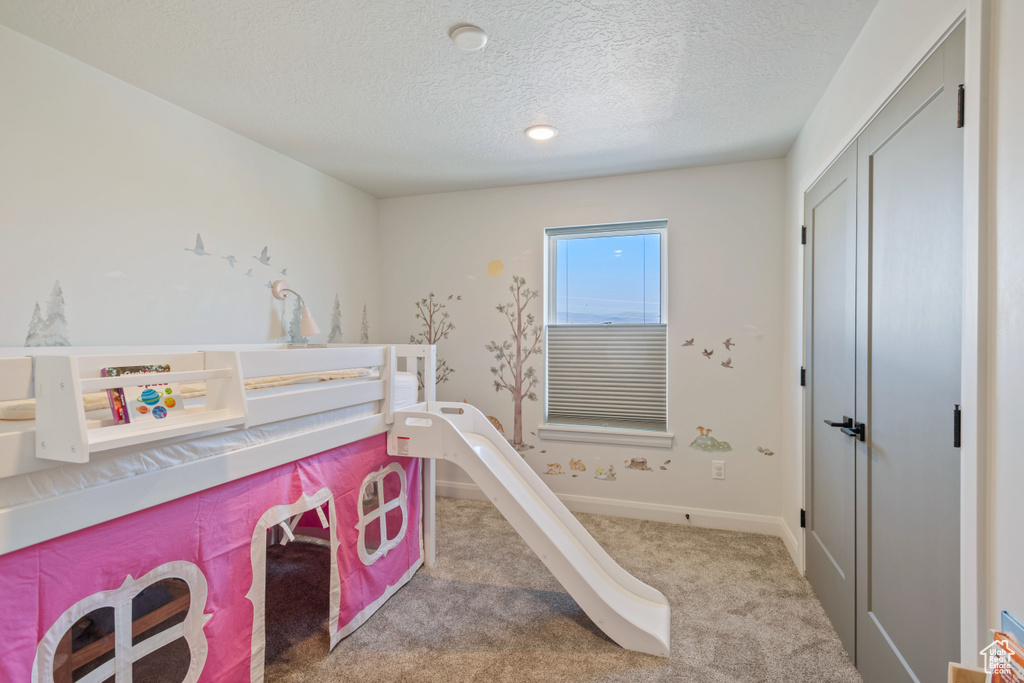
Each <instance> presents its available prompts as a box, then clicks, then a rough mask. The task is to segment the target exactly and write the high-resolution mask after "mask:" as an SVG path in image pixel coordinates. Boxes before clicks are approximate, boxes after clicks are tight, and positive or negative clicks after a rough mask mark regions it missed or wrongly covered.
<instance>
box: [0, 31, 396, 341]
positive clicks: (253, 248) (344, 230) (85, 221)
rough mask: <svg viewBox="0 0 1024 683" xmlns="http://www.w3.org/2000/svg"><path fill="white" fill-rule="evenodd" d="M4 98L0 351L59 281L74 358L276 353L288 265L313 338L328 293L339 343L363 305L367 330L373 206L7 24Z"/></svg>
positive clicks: (21, 337) (374, 301)
mask: <svg viewBox="0 0 1024 683" xmlns="http://www.w3.org/2000/svg"><path fill="white" fill-rule="evenodd" d="M0 92H2V93H3V98H2V99H3V105H2V106H0V273H2V276H0V277H2V278H3V285H4V287H5V293H4V296H2V297H0V320H3V324H2V325H0V346H21V345H23V344H24V343H25V338H26V333H27V331H28V327H29V321H30V318H31V315H32V310H33V305H34V303H35V302H36V301H38V302H39V303H40V305H41V307H42V309H43V314H44V315H45V314H46V307H47V300H48V298H49V296H50V293H51V290H52V289H53V287H54V283H55V282H56V281H60V284H61V287H62V289H63V294H64V300H65V316H66V318H67V332H68V338H69V341H70V342H71V343H72V344H74V345H76V346H83V345H101V344H108V345H109V344H185V343H210V344H213V343H243V342H266V341H271V340H276V339H278V338H280V335H281V329H280V323H279V322H278V319H279V317H280V315H281V307H280V304H279V303H277V302H275V301H274V300H273V299H272V297H271V295H270V290H269V289H268V288H266V287H265V285H266V283H267V282H268V281H269V280H271V279H276V278H281V277H283V276H282V275H281V274H280V272H279V271H280V270H282V269H284V268H287V270H288V275H287V279H288V281H289V282H290V283H291V284H292V285H293V287H294V288H295V289H296V290H297V291H299V292H300V293H302V295H303V296H304V297H305V298H306V300H307V303H308V305H309V306H310V307H311V309H312V311H313V314H314V316H315V317H316V318H317V320H318V322H319V323H320V327H321V329H322V330H323V332H324V334H322V335H320V336H319V337H318V338H315V339H314V340H313V341H323V340H324V339H325V338H326V333H327V332H328V331H329V330H330V322H331V309H332V307H333V303H334V297H335V295H336V294H338V295H340V301H341V306H342V317H343V330H344V333H345V341H358V332H359V322H360V316H361V313H362V307H363V304H364V302H367V303H368V304H369V310H370V322H371V333H374V332H375V330H373V329H372V325H373V322H374V320H373V318H374V317H375V316H376V312H377V310H378V296H377V287H376V279H377V242H376V223H377V200H376V199H375V198H373V197H371V196H369V195H366V194H364V193H362V192H359V191H357V190H354V189H352V188H351V187H349V186H347V185H345V184H343V183H341V182H339V181H337V180H334V179H332V178H328V177H327V176H325V175H323V174H322V173H319V172H318V171H314V170H312V169H310V168H309V167H306V166H303V165H302V164H299V163H298V162H295V161H293V160H291V159H288V158H286V157H284V156H281V155H280V154H278V153H276V152H273V151H271V150H268V149H267V148H265V147H262V146H260V145H258V144H256V143H254V142H252V141H251V140H248V139H246V138H243V137H241V136H239V135H237V134H236V133H233V132H231V131H228V130H226V129H224V128H222V127H220V126H217V125H215V124H213V123H211V122H209V121H207V120H205V119H202V118H200V117H198V116H195V115H193V114H191V113H188V112H186V111H184V110H182V109H180V108H178V107H176V106H174V105H171V104H169V103H167V102H166V101H164V100H161V99H159V98H157V97H155V96H153V95H150V94H148V93H145V92H143V91H141V90H139V89H137V88H135V87H133V86H130V85H128V84H126V83H124V82H122V81H119V80H117V79H115V78H113V77H111V76H109V75H107V74H105V73H102V72H100V71H97V70H96V69H93V68H92V67H89V66H87V65H85V64H83V63H81V62H78V61H76V60H74V59H72V58H70V57H68V56H66V55H63V54H61V53H59V52H56V51H55V50H52V49H51V48H49V47H46V46H43V45H41V44H39V43H37V42H35V41H33V40H31V39H29V38H26V37H25V36H22V35H20V34H18V33H15V32H13V31H11V30H9V29H7V28H5V27H0ZM196 233H201V234H202V237H203V240H204V242H205V248H206V249H207V250H209V251H210V252H212V253H213V254H214V255H213V256H202V257H200V256H197V255H195V254H193V253H191V252H189V251H186V248H191V247H193V246H194V244H195V237H196ZM264 246H267V247H269V252H268V253H269V255H270V256H271V261H270V264H271V265H270V266H269V267H268V266H264V265H261V264H260V263H259V262H258V261H256V260H255V259H254V258H253V256H255V255H259V254H260V252H261V250H262V249H263V247H264ZM226 255H233V256H235V257H236V258H237V259H238V263H236V264H235V266H234V267H233V268H232V266H231V265H230V264H229V262H228V261H226V260H224V259H223V258H221V257H223V256H226ZM250 268H252V269H253V277H246V276H245V273H246V272H247V271H248V270H249V269H250ZM374 336H376V335H375V334H374Z"/></svg>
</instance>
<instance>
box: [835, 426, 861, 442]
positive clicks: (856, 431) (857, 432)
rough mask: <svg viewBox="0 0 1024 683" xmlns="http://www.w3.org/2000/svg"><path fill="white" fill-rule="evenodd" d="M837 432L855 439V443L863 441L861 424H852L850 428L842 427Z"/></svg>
mask: <svg viewBox="0 0 1024 683" xmlns="http://www.w3.org/2000/svg"><path fill="white" fill-rule="evenodd" d="M839 431H841V432H842V433H843V434H846V435H847V436H853V437H856V438H857V441H863V440H864V423H863V422H857V423H856V424H854V425H853V426H851V427H843V428H842V429H840V430H839Z"/></svg>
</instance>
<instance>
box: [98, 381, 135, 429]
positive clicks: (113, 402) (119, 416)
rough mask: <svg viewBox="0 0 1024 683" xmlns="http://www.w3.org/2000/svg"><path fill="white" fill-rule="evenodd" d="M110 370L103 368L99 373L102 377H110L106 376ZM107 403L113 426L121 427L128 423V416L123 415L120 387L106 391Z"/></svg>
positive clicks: (122, 393) (122, 397) (122, 398)
mask: <svg viewBox="0 0 1024 683" xmlns="http://www.w3.org/2000/svg"><path fill="white" fill-rule="evenodd" d="M112 369H113V368H103V370H102V371H100V374H101V375H102V376H103V377H108V376H112V375H107V371H108V370H112ZM107 401H108V402H109V403H110V412H111V413H112V414H113V415H114V424H116V425H121V424H125V423H126V422H128V415H127V414H126V413H125V409H124V390H122V389H121V388H120V387H118V388H116V389H107Z"/></svg>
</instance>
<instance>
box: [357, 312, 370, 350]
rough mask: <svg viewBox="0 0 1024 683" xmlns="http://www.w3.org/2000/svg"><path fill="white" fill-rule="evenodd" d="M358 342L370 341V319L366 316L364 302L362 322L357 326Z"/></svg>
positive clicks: (365, 342) (367, 342)
mask: <svg viewBox="0 0 1024 683" xmlns="http://www.w3.org/2000/svg"><path fill="white" fill-rule="evenodd" d="M359 343H360V344H369V343H370V321H369V319H368V318H367V317H366V304H363V323H362V325H360V326H359Z"/></svg>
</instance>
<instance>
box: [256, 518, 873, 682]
mask: <svg viewBox="0 0 1024 683" xmlns="http://www.w3.org/2000/svg"><path fill="white" fill-rule="evenodd" d="M577 516H578V517H579V519H580V521H581V522H582V523H583V525H584V526H585V527H586V528H587V529H588V530H589V531H590V532H591V533H592V534H593V535H594V537H595V538H596V539H597V541H598V542H599V543H601V544H602V545H603V546H604V547H605V549H606V550H607V551H608V552H609V554H610V555H611V556H612V557H613V558H615V560H616V561H617V562H618V563H619V564H621V565H622V567H623V568H624V569H626V570H627V571H629V572H632V573H633V574H634V575H636V576H637V577H638V578H640V579H641V580H643V581H645V582H647V583H649V584H650V585H652V586H654V587H655V588H658V589H659V590H661V591H662V592H663V593H664V594H665V595H666V597H667V598H668V600H669V602H670V603H671V605H672V656H671V658H669V659H662V658H658V657H652V656H649V655H642V654H637V653H634V652H629V651H626V650H623V649H622V648H620V647H619V646H618V645H616V644H615V643H613V642H611V641H610V640H608V639H607V638H606V637H605V636H604V635H603V634H602V633H601V632H600V631H599V630H598V629H597V627H596V626H595V625H594V624H593V623H592V622H591V621H590V619H589V618H588V617H587V616H586V615H585V614H584V613H583V612H582V611H581V610H580V609H579V607H577V605H576V603H575V602H574V601H573V600H572V598H570V597H569V596H568V595H567V594H566V593H565V592H564V591H563V589H562V588H561V586H560V585H559V584H558V583H557V582H556V581H555V579H554V577H553V576H551V574H550V573H549V572H548V571H547V569H546V568H545V567H544V565H543V564H541V562H540V560H539V559H538V558H537V557H536V556H535V555H533V553H532V552H531V551H530V550H529V548H527V546H526V544H525V543H523V542H522V540H521V539H520V538H519V537H518V535H516V533H515V532H514V531H513V530H512V528H511V527H510V526H509V525H508V523H507V522H505V520H504V519H503V518H502V517H501V516H500V515H499V514H498V512H497V511H496V510H495V509H494V507H493V506H491V505H490V504H489V503H483V502H477V501H470V500H457V499H447V498H442V499H439V500H438V512H437V527H438V537H437V558H438V560H437V564H436V565H435V566H433V567H431V568H429V569H426V568H425V569H421V570H420V571H419V572H418V573H417V575H416V576H415V577H414V578H413V580H412V581H411V582H410V583H409V584H408V585H407V586H406V587H405V588H403V589H402V590H401V591H399V592H398V593H397V594H396V595H395V596H394V597H392V598H391V600H390V601H388V603H387V604H386V605H384V607H382V608H381V609H380V611H378V612H377V614H376V615H374V617H373V618H371V619H370V620H369V621H368V622H367V623H366V624H365V625H364V626H363V627H362V628H360V629H359V630H358V631H357V632H356V633H354V634H353V635H351V636H349V637H348V638H347V639H345V640H343V641H342V642H341V643H340V644H339V645H338V646H337V647H336V648H335V649H334V651H333V652H331V653H330V654H328V655H326V656H325V651H326V647H327V646H326V634H325V632H324V630H323V629H318V628H317V626H318V625H319V624H322V623H323V622H324V621H325V620H326V609H327V608H326V589H325V586H326V585H327V584H326V580H327V579H326V577H327V566H328V565H327V557H326V551H325V550H323V549H321V548H318V547H316V546H309V545H303V544H289V545H288V546H286V547H285V548H272V550H274V551H275V552H274V553H273V554H272V557H273V560H272V561H271V562H270V563H269V565H268V587H271V586H272V585H281V586H282V589H281V590H277V589H274V588H272V587H271V589H270V590H268V607H267V609H268V626H267V631H268V643H267V651H268V664H267V680H268V681H276V682H280V683H295V682H298V681H304V682H314V681H315V682H317V683H321V682H333V681H372V682H374V683H386V682H388V681H417V682H419V681H423V682H430V681H438V682H441V681H445V682H448V681H488V682H490V681H509V682H515V683H520V682H528V681H537V682H544V683H548V682H551V681H701V682H704V681H722V682H725V681H860V680H861V679H860V676H859V675H858V673H857V671H856V669H855V668H854V667H853V665H852V664H851V663H850V660H849V658H848V657H847V655H846V652H845V651H844V650H843V647H842V645H841V644H840V642H839V640H838V638H837V637H836V634H835V631H834V630H833V629H832V626H831V625H830V624H829V621H828V619H827V618H826V617H825V613H824V612H823V610H822V608H821V605H820V603H818V601H817V599H815V597H814V594H813V592H812V591H811V587H810V585H809V584H808V583H807V581H806V580H805V579H804V578H803V577H802V576H801V575H800V574H799V573H798V572H797V570H796V568H795V567H794V565H793V563H792V561H791V560H790V558H789V555H788V553H787V552H786V549H785V547H784V546H783V544H782V541H781V540H779V539H778V538H775V537H772V536H763V535H759V534H747V533H738V532H730V531H717V530H712V529H700V528H696V527H687V526H679V525H674V524H663V523H656V522H644V521H639V520H631V519H623V518H618V517H604V516H598V515H583V514H580V515H577ZM282 577H283V580H282ZM274 581H280V584H273V583H272V582H274ZM284 587H290V588H288V590H291V591H293V592H292V594H290V595H289V594H288V593H287V592H286V589H285V588H284Z"/></svg>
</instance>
